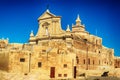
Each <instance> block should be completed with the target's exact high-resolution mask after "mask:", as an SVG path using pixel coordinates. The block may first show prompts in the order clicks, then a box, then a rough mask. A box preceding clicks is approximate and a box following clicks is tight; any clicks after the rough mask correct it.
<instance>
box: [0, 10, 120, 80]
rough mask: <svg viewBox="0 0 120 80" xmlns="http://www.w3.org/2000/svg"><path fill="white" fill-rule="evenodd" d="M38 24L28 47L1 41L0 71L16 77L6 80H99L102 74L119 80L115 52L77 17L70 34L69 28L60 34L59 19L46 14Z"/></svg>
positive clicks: (117, 60)
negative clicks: (81, 79)
mask: <svg viewBox="0 0 120 80" xmlns="http://www.w3.org/2000/svg"><path fill="white" fill-rule="evenodd" d="M38 22H39V29H38V32H37V34H36V35H34V34H33V31H32V32H31V34H30V38H29V43H25V44H19V43H9V40H8V39H7V40H0V69H1V70H5V71H7V72H9V73H6V75H9V76H10V77H11V76H14V75H16V76H14V77H13V79H9V80H16V79H17V75H19V76H21V79H20V80H29V79H27V78H29V77H31V80H32V78H33V80H37V79H38V80H39V79H50V78H54V79H73V78H76V76H79V75H81V74H86V76H100V75H101V74H102V73H103V72H104V71H110V73H109V75H110V76H119V70H118V71H117V69H116V68H118V67H120V64H119V63H120V60H119V58H116V57H115V56H114V49H110V48H107V47H105V46H103V45H102V38H100V37H98V36H94V35H91V34H89V32H87V31H86V30H85V26H84V25H82V24H81V20H80V18H79V16H78V17H77V20H76V24H75V25H72V31H71V30H70V29H69V26H68V27H67V29H66V31H64V30H62V28H61V17H60V16H56V15H54V14H52V13H51V12H50V11H49V10H46V11H45V12H44V13H43V14H42V16H40V17H39V18H38ZM114 70H116V71H115V72H113V71H114ZM10 73H13V74H14V75H12V74H10ZM23 74H25V75H26V76H25V75H23ZM27 74H28V75H27ZM9 76H8V77H9Z"/></svg>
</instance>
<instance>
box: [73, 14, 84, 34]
mask: <svg viewBox="0 0 120 80" xmlns="http://www.w3.org/2000/svg"><path fill="white" fill-rule="evenodd" d="M84 31H85V26H84V25H82V24H81V20H80V17H79V15H78V16H77V19H76V24H75V25H72V32H84Z"/></svg>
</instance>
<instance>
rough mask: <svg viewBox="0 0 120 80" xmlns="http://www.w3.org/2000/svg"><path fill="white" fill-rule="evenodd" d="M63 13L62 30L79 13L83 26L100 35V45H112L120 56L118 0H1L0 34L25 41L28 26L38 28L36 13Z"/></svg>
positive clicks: (70, 23) (26, 39) (11, 39)
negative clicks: (101, 40)
mask: <svg viewBox="0 0 120 80" xmlns="http://www.w3.org/2000/svg"><path fill="white" fill-rule="evenodd" d="M48 4H49V10H50V11H51V12H52V13H54V14H55V15H59V16H62V18H61V19H62V22H61V24H62V28H63V29H64V30H65V29H66V26H67V25H68V24H69V25H70V27H71V25H72V23H73V24H75V20H76V17H77V15H78V14H79V15H80V18H81V20H82V23H83V24H85V26H86V30H87V31H89V32H90V33H91V34H94V35H96V30H97V36H99V37H102V38H103V45H105V46H107V47H109V48H114V49H115V55H116V56H120V42H119V41H120V2H119V0H0V38H2V37H4V38H7V37H8V38H9V39H10V42H11V43H12V42H17V43H25V42H28V39H29V34H30V32H31V30H33V31H34V34H36V33H37V30H38V21H37V19H38V17H39V16H40V15H41V14H42V13H43V12H44V11H45V10H46V6H47V5H48Z"/></svg>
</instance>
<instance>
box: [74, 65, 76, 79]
mask: <svg viewBox="0 0 120 80" xmlns="http://www.w3.org/2000/svg"><path fill="white" fill-rule="evenodd" d="M74 78H76V66H74Z"/></svg>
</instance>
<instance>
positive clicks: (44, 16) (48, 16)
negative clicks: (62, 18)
mask: <svg viewBox="0 0 120 80" xmlns="http://www.w3.org/2000/svg"><path fill="white" fill-rule="evenodd" d="M50 17H55V15H54V14H52V13H50V12H45V13H43V14H42V15H41V16H40V17H39V18H38V20H39V19H45V18H50Z"/></svg>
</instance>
